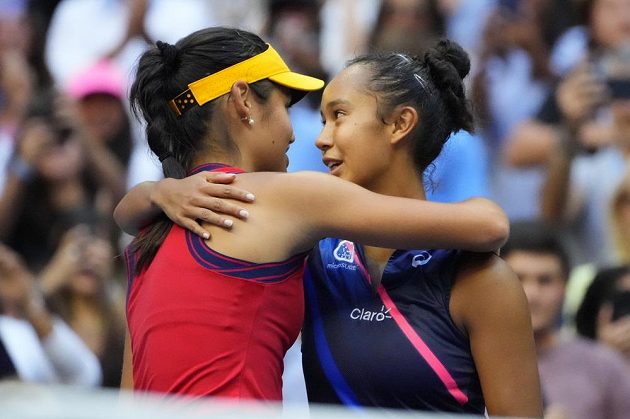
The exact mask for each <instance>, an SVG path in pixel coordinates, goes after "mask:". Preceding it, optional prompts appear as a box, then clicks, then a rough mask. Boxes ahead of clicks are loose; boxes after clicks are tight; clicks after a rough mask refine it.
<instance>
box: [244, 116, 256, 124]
mask: <svg viewBox="0 0 630 419" xmlns="http://www.w3.org/2000/svg"><path fill="white" fill-rule="evenodd" d="M245 120H246V121H247V123H248V124H249V125H250V126H251V125H254V118H252V117H251V116H250V115H248V116H244V117H242V118H241V121H245Z"/></svg>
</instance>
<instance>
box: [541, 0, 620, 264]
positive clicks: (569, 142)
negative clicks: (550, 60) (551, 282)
mask: <svg viewBox="0 0 630 419" xmlns="http://www.w3.org/2000/svg"><path fill="white" fill-rule="evenodd" d="M624 1H625V2H627V7H628V22H627V23H628V25H630V0H624ZM629 34H630V33H629ZM628 41H629V42H630V37H629V38H628ZM609 54H610V55H608V57H606V58H601V60H600V61H599V64H597V65H605V66H606V67H609V69H606V70H604V73H603V74H602V76H598V75H596V74H594V73H592V65H584V66H582V67H580V68H578V69H576V70H575V71H574V72H573V73H572V74H571V75H570V76H569V77H568V78H566V79H565V80H564V81H563V82H561V83H560V85H559V86H558V90H557V93H556V100H557V104H558V109H559V111H560V113H561V114H562V115H563V116H562V118H561V121H559V124H558V128H559V130H558V135H559V137H558V140H557V141H556V143H555V146H554V147H553V148H552V150H551V154H550V156H549V158H548V163H547V164H548V171H547V177H546V180H545V184H544V188H543V194H542V202H541V205H542V213H543V215H544V216H545V217H546V219H548V220H549V221H550V222H559V223H563V224H564V225H565V226H566V228H567V231H568V233H569V234H570V238H571V239H572V240H573V241H572V244H573V247H574V253H575V255H576V258H577V261H578V262H579V263H595V264H596V265H602V264H610V263H618V261H617V260H615V258H616V256H617V255H616V252H615V251H614V243H613V237H612V236H611V231H610V229H609V208H610V205H611V200H612V197H613V194H614V192H615V190H616V189H617V188H618V187H619V185H620V182H621V181H622V179H623V177H624V175H625V173H626V172H627V171H628V168H630V164H629V163H630V134H629V132H628V128H629V127H630V89H626V90H628V91H627V92H625V91H624V90H618V87H617V86H620V88H621V89H624V87H623V86H624V85H628V86H630V50H628V52H623V51H613V52H609ZM624 54H627V57H625V56H624ZM605 59H607V60H608V61H609V63H608V64H604V62H605V61H604V60H605ZM611 80H614V81H615V83H619V84H611V85H610V86H608V85H607V83H612V81H611ZM625 95H627V96H628V97H625Z"/></svg>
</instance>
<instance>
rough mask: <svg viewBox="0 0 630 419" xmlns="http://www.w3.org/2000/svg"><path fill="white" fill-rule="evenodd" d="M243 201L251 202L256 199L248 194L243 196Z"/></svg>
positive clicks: (251, 194)
mask: <svg viewBox="0 0 630 419" xmlns="http://www.w3.org/2000/svg"><path fill="white" fill-rule="evenodd" d="M245 199H247V200H248V201H253V200H254V199H256V197H255V196H254V194H253V193H248V194H247V195H245Z"/></svg>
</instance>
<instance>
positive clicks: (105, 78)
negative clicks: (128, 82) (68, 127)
mask: <svg viewBox="0 0 630 419" xmlns="http://www.w3.org/2000/svg"><path fill="white" fill-rule="evenodd" d="M66 92H67V93H68V95H69V96H70V97H72V98H74V99H78V100H80V99H83V98H84V97H86V96H89V95H92V94H97V93H105V94H109V95H112V96H114V97H116V98H119V99H122V97H123V95H124V92H125V78H124V76H123V73H122V71H121V70H120V68H118V66H117V65H116V64H115V63H114V62H112V61H111V60H101V61H99V62H97V63H96V64H94V65H92V66H90V67H88V68H86V69H84V70H83V71H81V72H79V73H78V74H76V75H75V76H74V77H71V78H70V81H69V82H68V85H67V89H66Z"/></svg>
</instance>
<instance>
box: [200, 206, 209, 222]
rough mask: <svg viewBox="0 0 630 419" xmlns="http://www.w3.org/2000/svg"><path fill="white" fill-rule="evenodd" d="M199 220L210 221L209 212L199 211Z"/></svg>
mask: <svg viewBox="0 0 630 419" xmlns="http://www.w3.org/2000/svg"><path fill="white" fill-rule="evenodd" d="M200 218H201V219H202V220H205V221H209V220H210V211H208V210H207V209H204V210H201V216H200Z"/></svg>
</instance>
